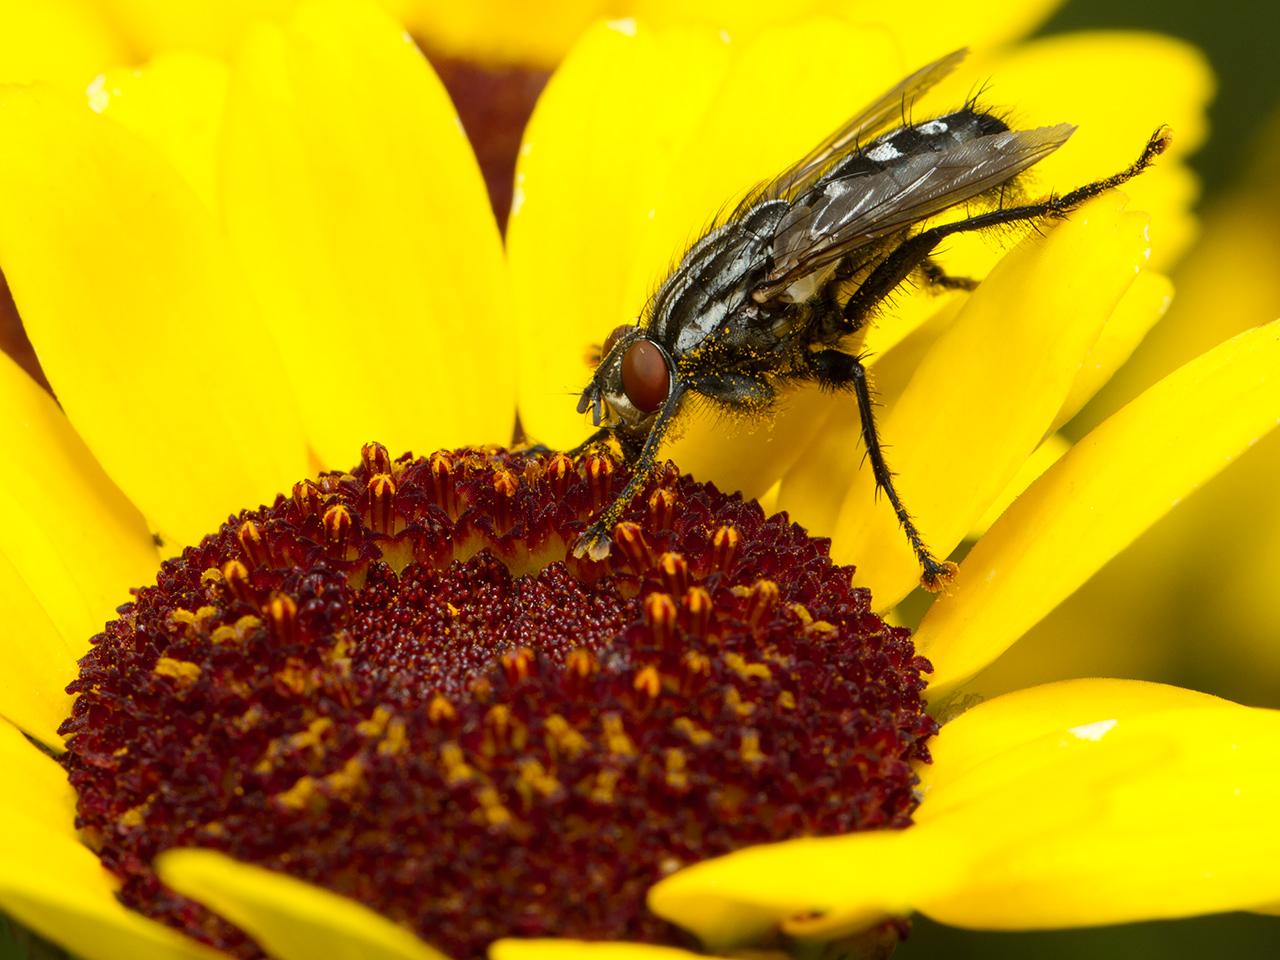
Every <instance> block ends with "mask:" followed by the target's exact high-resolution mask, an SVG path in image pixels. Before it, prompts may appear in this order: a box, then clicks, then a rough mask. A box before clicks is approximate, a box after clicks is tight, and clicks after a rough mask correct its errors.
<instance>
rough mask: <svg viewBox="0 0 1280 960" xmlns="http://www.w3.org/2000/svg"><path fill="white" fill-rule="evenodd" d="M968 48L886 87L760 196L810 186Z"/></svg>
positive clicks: (899, 114) (898, 115) (902, 112)
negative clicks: (882, 92) (878, 95)
mask: <svg viewBox="0 0 1280 960" xmlns="http://www.w3.org/2000/svg"><path fill="white" fill-rule="evenodd" d="M968 52H969V51H968V50H966V49H963V48H961V49H959V50H955V51H953V52H951V53H949V54H947V55H946V56H945V57H942V58H941V59H939V60H935V61H934V62H933V63H931V64H929V65H928V66H925V67H921V68H920V69H919V70H917V71H916V72H915V73H913V74H911V75H910V76H909V77H906V78H905V79H904V80H902V81H900V82H899V83H897V84H895V85H894V86H893V87H892V88H891V89H889V90H886V91H885V92H884V94H882V95H881V96H880V97H879V98H878V99H876V100H875V101H874V102H872V103H870V104H868V105H867V106H866V107H865V108H864V109H863V110H861V111H860V112H859V113H857V114H856V115H855V116H853V117H850V118H849V120H848V121H847V122H846V123H845V124H844V126H842V127H841V128H840V129H839V130H837V131H835V133H833V134H831V136H829V137H827V138H826V139H825V140H823V141H822V142H821V143H820V144H818V145H817V146H816V147H814V148H813V149H812V150H810V151H809V152H808V153H807V154H805V155H804V156H803V157H801V158H800V159H799V160H798V161H796V162H795V163H794V164H792V165H791V166H790V167H788V168H787V169H786V170H785V171H783V173H782V174H781V175H780V176H779V177H777V178H776V179H775V180H773V181H771V182H770V183H769V184H768V185H767V186H766V187H765V189H764V197H765V198H777V197H788V196H796V195H798V194H800V193H803V192H804V191H805V190H807V189H809V188H810V187H812V186H813V184H814V183H815V182H816V181H817V180H818V178H819V177H821V176H822V174H823V172H824V171H825V170H827V169H828V168H829V167H830V166H831V165H832V164H833V163H834V162H835V161H837V160H839V159H840V158H841V157H842V156H844V155H845V154H848V153H849V152H850V151H851V150H854V149H856V148H857V146H858V144H859V143H860V142H864V141H866V140H868V139H870V137H871V136H872V135H873V134H875V133H877V132H879V131H880V130H883V129H884V128H885V127H887V126H889V125H890V124H892V123H894V122H895V121H897V122H899V123H901V122H902V120H903V118H904V117H905V116H906V114H907V112H908V111H909V109H910V107H911V104H912V102H913V101H914V100H915V98H916V97H918V96H920V95H921V94H922V93H924V92H925V91H926V90H928V89H929V88H930V87H932V86H933V85H934V84H936V83H937V82H938V81H939V80H941V79H942V78H943V77H945V76H946V75H947V74H949V73H950V72H951V71H952V70H954V69H955V68H956V65H957V64H958V63H960V61H961V60H963V59H964V58H965V56H966V55H967V54H968Z"/></svg>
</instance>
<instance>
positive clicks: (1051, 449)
mask: <svg viewBox="0 0 1280 960" xmlns="http://www.w3.org/2000/svg"><path fill="white" fill-rule="evenodd" d="M1070 449H1071V441H1070V440H1068V439H1067V438H1066V437H1064V436H1063V435H1062V434H1060V433H1055V434H1051V435H1050V436H1048V437H1046V438H1045V440H1044V442H1043V443H1041V444H1040V446H1038V447H1036V448H1035V450H1033V451H1032V452H1031V456H1029V457H1027V459H1026V460H1024V461H1022V466H1021V467H1019V468H1018V472H1017V474H1016V475H1015V476H1014V478H1013V479H1012V480H1011V481H1009V485H1008V486H1007V487H1005V488H1004V490H1002V491H1001V492H1000V495H999V496H997V497H996V498H995V500H993V501H992V503H991V506H989V507H987V512H986V513H985V514H983V516H982V519H981V520H979V521H978V522H977V523H976V524H975V525H974V527H973V529H972V530H970V531H969V535H968V539H970V540H977V539H978V538H979V537H981V536H982V535H983V534H984V533H986V532H987V530H988V529H989V528H990V527H991V525H992V524H993V523H995V522H996V521H997V520H999V519H1000V514H1002V513H1004V512H1005V511H1006V510H1008V509H1009V505H1010V504H1011V503H1013V501H1015V500H1017V499H1018V497H1020V496H1022V491H1024V490H1026V489H1027V487H1029V486H1031V484H1032V483H1033V482H1034V481H1035V480H1036V478H1037V477H1039V476H1040V474H1042V473H1044V472H1045V471H1046V470H1048V469H1049V468H1050V467H1051V466H1053V465H1054V464H1055V463H1057V462H1058V461H1059V460H1061V459H1062V455H1063V454H1064V453H1066V452H1067V451H1068V450H1070Z"/></svg>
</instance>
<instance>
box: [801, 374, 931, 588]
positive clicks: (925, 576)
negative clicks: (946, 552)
mask: <svg viewBox="0 0 1280 960" xmlns="http://www.w3.org/2000/svg"><path fill="white" fill-rule="evenodd" d="M809 362H810V365H811V367H812V371H811V372H812V375H813V377H814V379H815V380H817V381H818V383H819V384H820V385H822V386H824V387H827V388H829V389H832V390H845V389H851V390H853V395H854V397H855V398H856V400H857V402H858V417H859V419H860V420H861V421H862V443H863V446H865V447H866V450H867V459H868V460H870V461H871V473H872V476H873V477H874V478H875V482H876V489H877V490H878V491H883V492H884V495H885V497H886V498H887V499H888V501H889V503H890V504H891V505H892V506H893V512H894V514H895V515H896V516H897V518H898V524H899V526H901V527H902V532H903V533H904V534H906V536H907V540H908V542H909V543H910V544H911V549H912V551H913V552H914V553H915V555H916V559H917V560H918V561H919V563H920V569H921V575H920V585H921V586H923V587H924V588H925V589H926V590H931V591H937V590H940V589H942V588H943V586H945V585H946V583H947V581H948V580H950V579H951V578H952V577H953V576H954V575H955V572H956V565H955V564H954V563H950V562H949V561H945V560H939V559H938V558H937V557H935V556H934V555H933V553H932V551H930V549H929V548H928V547H927V546H926V545H925V542H924V538H923V537H922V536H921V535H920V531H919V530H918V529H917V528H916V524H915V520H913V519H912V517H911V514H910V513H909V512H908V511H907V508H906V507H905V506H904V505H903V503H902V498H901V497H899V496H898V491H897V489H896V488H895V487H894V485H893V471H892V470H890V469H889V464H888V463H887V462H886V461H885V456H884V448H883V446H882V444H881V442H880V431H879V429H878V428H877V426H876V417H875V404H874V403H873V402H872V399H871V386H870V384H869V383H868V382H867V369H866V367H864V366H863V364H862V359H861V358H860V357H855V356H852V355H851V354H847V353H842V352H840V351H839V350H820V351H817V352H815V353H813V354H810V360H809Z"/></svg>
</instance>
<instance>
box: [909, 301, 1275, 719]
mask: <svg viewBox="0 0 1280 960" xmlns="http://www.w3.org/2000/svg"><path fill="white" fill-rule="evenodd" d="M1278 370H1280V323H1273V324H1270V325H1268V326H1266V327H1260V328H1258V329H1256V330H1251V331H1249V332H1247V333H1243V334H1241V335H1240V336H1238V337H1235V338H1233V339H1231V340H1228V341H1227V342H1226V343H1224V344H1222V345H1220V346H1218V347H1216V348H1214V349H1213V350H1211V351H1209V352H1208V353H1206V354H1204V355H1203V356H1201V357H1199V358H1198V359H1196V360H1193V361H1192V362H1191V363H1189V364H1187V365H1186V366H1184V367H1182V368H1181V369H1179V370H1177V371H1176V372H1174V373H1172V374H1170V375H1169V376H1168V377H1166V378H1165V379H1164V380H1162V381H1161V382H1160V383H1158V384H1156V385H1155V386H1154V387H1152V388H1151V389H1149V390H1147V391H1146V392H1145V393H1144V394H1142V396H1140V397H1139V398H1138V399H1136V400H1134V401H1133V402H1132V403H1131V404H1129V405H1128V406H1127V407H1125V408H1124V409H1123V410H1121V411H1120V412H1119V413H1117V414H1115V415H1114V416H1112V417H1111V418H1110V419H1109V420H1107V421H1106V423H1104V424H1102V425H1101V426H1099V427H1098V428H1097V429H1095V430H1094V431H1093V432H1092V433H1090V434H1089V435H1088V436H1087V437H1085V438H1084V439H1083V440H1081V441H1080V442H1079V443H1077V444H1076V445H1075V446H1074V447H1073V448H1072V449H1071V451H1070V452H1069V453H1068V454H1067V455H1066V456H1064V457H1063V458H1062V459H1061V460H1060V461H1058V463H1057V464H1056V465H1054V466H1053V467H1052V468H1051V469H1050V470H1049V471H1048V472H1046V473H1045V474H1044V475H1043V476H1042V477H1041V478H1040V479H1039V480H1038V481H1036V482H1035V483H1034V484H1032V486H1031V487H1030V488H1029V489H1028V490H1027V491H1026V492H1025V493H1024V494H1023V495H1022V497H1021V498H1020V499H1019V500H1018V501H1017V502H1016V503H1015V504H1013V506H1011V507H1010V508H1009V510H1008V511H1006V512H1005V514H1004V516H1002V517H1001V518H1000V520H999V521H998V522H997V523H996V524H995V525H994V526H993V527H992V528H991V529H990V530H989V531H988V532H987V535H986V536H985V537H983V538H982V540H980V541H979V542H978V544H977V546H975V547H974V549H973V551H972V552H971V553H970V554H969V556H968V557H966V558H965V561H964V563H963V564H962V565H961V567H960V573H959V576H958V577H957V578H956V581H955V583H954V584H953V590H952V592H951V594H950V595H948V596H945V597H940V598H939V599H938V600H937V601H936V602H935V603H934V605H933V606H932V607H931V608H930V610H929V612H928V614H926V616H925V618H924V621H923V622H922V623H921V625H920V629H919V630H918V631H917V633H916V637H915V641H916V645H917V647H918V649H920V650H921V652H923V653H924V654H925V656H927V657H929V659H930V660H932V661H933V664H934V669H935V673H934V677H933V679H932V681H931V683H930V693H931V695H933V696H936V695H938V694H941V693H945V692H946V691H947V690H949V689H950V688H952V687H954V686H955V685H956V684H957V683H960V682H962V681H963V680H965V679H966V678H968V677H970V676H972V675H973V674H974V673H976V672H977V671H978V670H980V669H981V668H982V667H983V666H985V665H986V664H987V663H990V662H991V661H992V660H993V659H995V658H996V657H997V656H998V655H999V654H1000V653H1001V652H1002V651H1004V650H1005V649H1007V648H1008V647H1009V646H1010V645H1011V644H1013V643H1014V642H1015V641H1016V640H1017V639H1018V637H1020V636H1021V635H1022V634H1023V633H1025V632H1026V631H1027V630H1028V629H1029V628H1030V627H1031V626H1032V625H1034V624H1035V623H1036V622H1037V621H1038V620H1039V619H1040V618H1041V617H1043V616H1044V615H1045V614H1046V613H1048V612H1049V611H1050V610H1052V609H1053V608H1054V607H1055V606H1056V605H1057V604H1058V603H1059V602H1060V601H1061V600H1062V599H1063V598H1064V597H1067V596H1068V595H1070V594H1071V593H1072V592H1073V591H1074V590H1075V589H1076V588H1077V587H1078V586H1080V584H1082V583H1083V582H1084V581H1085V580H1087V579H1088V578H1089V577H1090V576H1091V575H1092V574H1093V573H1094V572H1095V571H1096V570H1098V569H1099V568H1100V567H1101V566H1102V565H1103V564H1105V563H1106V562H1107V561H1108V560H1109V559H1111V558H1112V557H1113V556H1115V555H1116V554H1117V553H1119V552H1120V551H1121V550H1122V549H1124V547H1126V546H1127V545H1128V544H1129V543H1131V542H1132V541H1133V540H1134V539H1136V538H1137V536H1138V535H1139V534H1140V533H1142V531H1144V530H1146V529H1147V527H1149V526H1150V525H1151V524H1152V523H1154V522H1155V521H1156V520H1158V519H1159V518H1160V517H1161V516H1163V515H1164V514H1165V513H1166V512H1168V511H1169V510H1170V509H1172V508H1173V507H1174V506H1176V505H1177V503H1178V502H1179V501H1180V500H1182V498H1184V497H1185V496H1187V495H1188V494H1189V493H1191V492H1192V491H1193V490H1195V489H1196V488H1197V487H1199V486H1200V485H1201V484H1203V483H1204V482H1205V481H1206V480H1208V479H1209V478H1210V477H1212V476H1213V475H1214V474H1216V473H1217V472H1218V471H1219V470H1221V469H1222V468H1223V467H1225V466H1226V465H1227V464H1228V463H1230V462H1231V461H1232V460H1233V459H1235V457H1237V456H1238V455H1239V454H1240V453H1242V452H1243V451H1244V450H1246V449H1248V448H1249V447H1250V446H1251V445H1252V444H1253V443H1255V442H1256V441H1257V440H1258V438H1260V437H1262V436H1263V435H1265V434H1266V433H1267V432H1268V431H1270V430H1271V428H1272V427H1274V426H1275V424H1276V422H1277V419H1280V375H1278V374H1277V371H1278Z"/></svg>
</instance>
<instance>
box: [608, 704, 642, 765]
mask: <svg viewBox="0 0 1280 960" xmlns="http://www.w3.org/2000/svg"><path fill="white" fill-rule="evenodd" d="M600 725H601V727H603V728H604V729H603V733H604V742H605V746H606V747H607V748H608V750H609V752H610V753H614V754H618V755H619V756H625V757H631V756H635V752H636V747H635V744H633V743H632V742H631V738H630V737H628V736H627V732H626V730H624V729H623V726H622V716H621V715H620V714H617V713H606V714H605V715H604V716H603V717H601V718H600Z"/></svg>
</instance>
